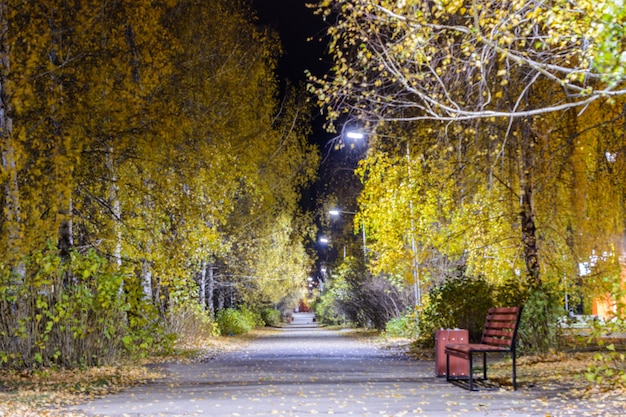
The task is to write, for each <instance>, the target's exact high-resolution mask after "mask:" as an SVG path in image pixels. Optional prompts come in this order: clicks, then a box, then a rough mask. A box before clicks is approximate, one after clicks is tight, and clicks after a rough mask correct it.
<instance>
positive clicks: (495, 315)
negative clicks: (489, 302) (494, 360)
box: [444, 307, 522, 390]
mask: <svg viewBox="0 0 626 417" xmlns="http://www.w3.org/2000/svg"><path fill="white" fill-rule="evenodd" d="M521 315H522V307H500V308H490V309H489V312H488V313H487V318H486V321H485V325H484V327H483V334H482V338H481V341H480V343H470V344H448V345H446V347H445V349H444V351H445V354H446V379H447V380H448V381H451V380H455V379H457V380H458V379H461V378H451V377H450V369H449V365H450V358H449V357H450V356H455V357H460V358H463V359H467V360H469V389H470V390H473V369H472V361H473V356H472V355H473V354H474V353H482V354H483V377H484V379H487V357H486V354H487V353H494V352H507V353H510V354H511V358H512V360H513V366H512V371H513V389H514V390H515V389H517V381H516V367H515V339H516V337H517V328H518V326H519V322H520V318H521Z"/></svg>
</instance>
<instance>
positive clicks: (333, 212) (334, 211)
mask: <svg viewBox="0 0 626 417" xmlns="http://www.w3.org/2000/svg"><path fill="white" fill-rule="evenodd" d="M349 133H350V132H348V134H349ZM328 214H330V215H331V216H339V215H341V214H352V215H356V213H355V212H354V211H344V210H337V209H332V210H329V211H328ZM361 232H362V235H363V261H365V262H367V239H366V238H365V219H362V220H361ZM344 257H345V255H344Z"/></svg>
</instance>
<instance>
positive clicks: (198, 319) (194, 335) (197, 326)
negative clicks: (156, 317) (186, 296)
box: [165, 301, 219, 344]
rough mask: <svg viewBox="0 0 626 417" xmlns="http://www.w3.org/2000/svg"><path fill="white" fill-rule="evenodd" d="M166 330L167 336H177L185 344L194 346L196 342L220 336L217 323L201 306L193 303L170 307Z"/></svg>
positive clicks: (188, 302)
mask: <svg viewBox="0 0 626 417" xmlns="http://www.w3.org/2000/svg"><path fill="white" fill-rule="evenodd" d="M165 330H166V333H167V334H172V335H176V337H177V338H178V340H179V341H181V342H182V343H185V344H194V343H195V342H196V341H199V340H203V339H208V338H210V337H211V336H217V335H219V329H218V325H217V323H215V322H214V321H213V320H212V319H211V316H210V315H209V314H207V312H206V311H203V310H202V306H201V305H200V304H198V303H196V302H193V301H187V302H185V303H182V304H178V305H172V306H170V308H169V309H168V311H167V317H166V321H165Z"/></svg>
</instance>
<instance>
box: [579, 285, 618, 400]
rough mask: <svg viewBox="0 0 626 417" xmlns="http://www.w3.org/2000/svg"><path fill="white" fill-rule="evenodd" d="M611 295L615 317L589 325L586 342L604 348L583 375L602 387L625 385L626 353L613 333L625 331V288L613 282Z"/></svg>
mask: <svg viewBox="0 0 626 417" xmlns="http://www.w3.org/2000/svg"><path fill="white" fill-rule="evenodd" d="M612 294H613V296H614V297H615V298H616V299H617V300H620V301H619V302H617V305H616V310H617V313H616V315H615V317H613V318H612V319H611V320H608V321H606V322H600V321H597V322H595V323H594V325H593V326H592V327H591V329H590V330H591V332H590V334H589V337H588V342H590V343H594V344H598V345H599V346H601V347H602V348H603V349H604V350H603V351H602V352H600V353H598V354H596V355H595V357H594V363H593V364H591V365H589V367H588V368H587V372H586V373H585V377H586V378H587V380H588V381H590V382H593V383H594V384H597V385H601V386H604V387H609V388H615V387H618V386H621V387H624V386H626V354H625V353H624V351H623V346H622V349H619V348H618V347H617V346H616V344H615V343H614V339H613V337H614V335H623V334H624V333H626V303H625V300H626V288H624V287H622V286H621V285H620V284H619V283H615V284H614V288H613V290H612Z"/></svg>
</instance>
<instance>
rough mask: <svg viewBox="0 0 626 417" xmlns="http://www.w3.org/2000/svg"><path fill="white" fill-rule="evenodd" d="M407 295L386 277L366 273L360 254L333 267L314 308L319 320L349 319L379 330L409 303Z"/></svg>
mask: <svg viewBox="0 0 626 417" xmlns="http://www.w3.org/2000/svg"><path fill="white" fill-rule="evenodd" d="M410 297H411V294H410V291H408V290H407V289H406V288H402V287H401V286H400V285H399V284H398V283H395V282H392V279H391V278H390V277H387V276H385V275H376V276H374V275H371V274H369V273H368V272H367V271H366V270H365V265H364V264H363V259H362V258H361V257H358V258H353V257H348V258H346V259H345V260H344V262H343V263H342V264H341V265H340V266H339V268H337V269H336V270H335V273H334V274H333V276H332V277H331V280H330V284H329V285H328V286H327V287H326V289H325V291H324V293H323V294H322V296H321V299H320V301H319V302H318V303H317V305H316V306H315V312H316V315H317V318H318V320H319V321H320V322H322V323H328V324H337V323H345V322H351V323H354V324H356V325H358V326H364V327H373V328H376V329H380V330H383V329H384V328H385V325H386V323H387V322H388V321H389V320H390V319H392V318H394V317H398V316H399V315H401V314H402V312H403V311H405V310H406V308H407V306H409V305H410V304H411V300H410Z"/></svg>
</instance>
